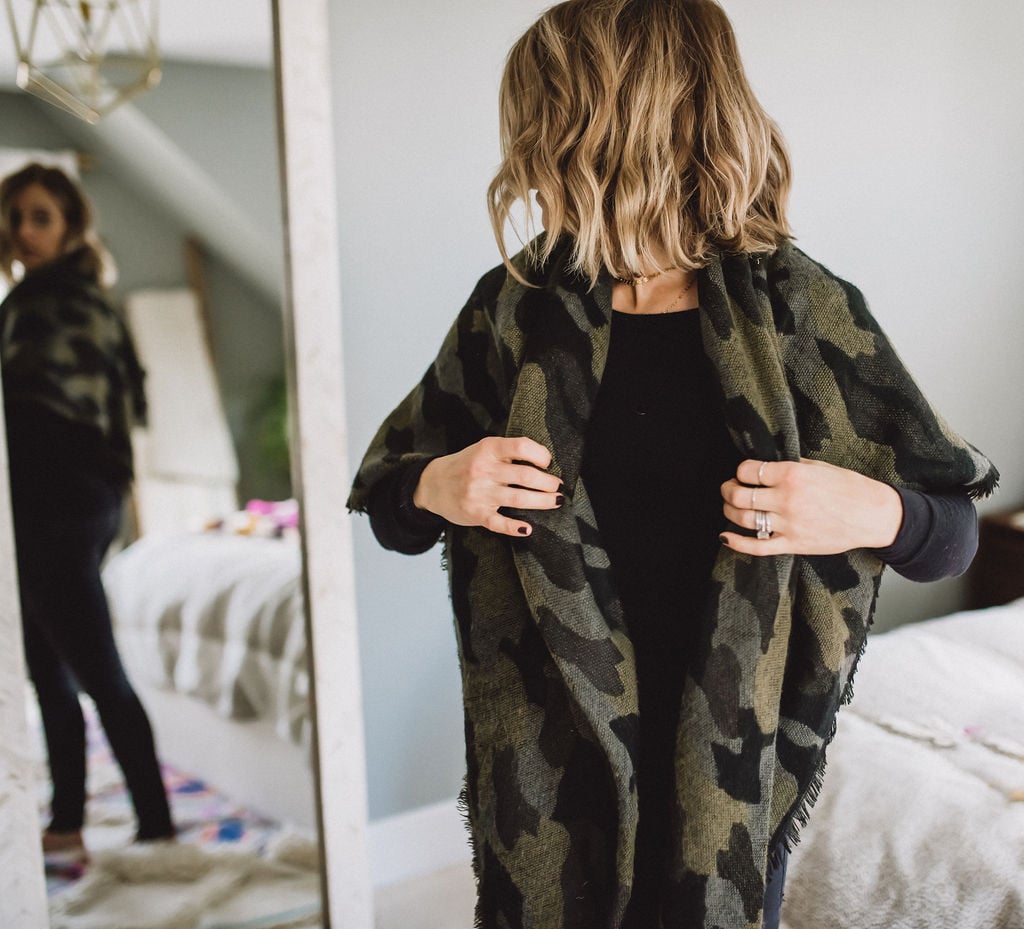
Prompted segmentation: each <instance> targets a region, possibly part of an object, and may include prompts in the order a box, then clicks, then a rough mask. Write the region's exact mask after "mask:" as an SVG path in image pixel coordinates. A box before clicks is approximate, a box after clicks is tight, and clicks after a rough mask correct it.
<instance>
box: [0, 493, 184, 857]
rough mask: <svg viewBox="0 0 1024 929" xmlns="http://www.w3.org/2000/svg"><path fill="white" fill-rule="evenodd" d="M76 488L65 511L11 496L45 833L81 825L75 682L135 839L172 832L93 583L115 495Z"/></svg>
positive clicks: (113, 528)
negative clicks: (105, 748)
mask: <svg viewBox="0 0 1024 929" xmlns="http://www.w3.org/2000/svg"><path fill="white" fill-rule="evenodd" d="M77 484H78V482H77V481H76V485H77ZM76 491H77V493H76V496H75V498H74V504H73V506H72V507H67V508H59V507H55V506H54V504H53V501H52V500H50V501H41V500H39V499H33V497H32V496H27V495H25V494H20V495H19V494H18V493H17V492H15V493H14V494H13V495H12V496H13V509H14V531H15V543H16V548H17V554H18V580H19V584H20V588H21V612H22V629H23V632H24V638H25V657H26V661H27V664H28V670H29V676H30V677H31V679H32V683H33V685H34V686H35V690H36V696H37V697H38V699H39V708H40V711H41V713H42V719H43V728H44V730H45V734H46V747H47V753H48V756H49V764H50V775H51V777H52V779H53V800H52V803H51V809H50V816H51V819H50V825H49V829H50V830H52V831H54V832H75V831H77V830H79V829H81V828H82V824H83V822H84V816H85V720H84V718H83V716H82V708H81V705H80V704H79V702H78V690H79V688H81V689H82V690H84V691H85V693H87V694H88V695H89V696H90V697H91V698H92V700H93V702H94V703H95V704H96V709H97V711H98V713H99V717H100V722H101V723H102V724H103V729H104V731H105V732H106V735H107V739H108V741H109V742H110V747H111V750H112V751H113V753H114V757H115V758H116V759H117V762H118V764H119V765H120V767H121V771H122V773H123V774H124V779H125V783H126V784H127V786H128V790H129V792H130V793H131V797H132V803H133V805H134V807H135V814H136V817H137V819H138V832H137V838H139V839H158V838H166V837H170V836H172V835H174V826H173V824H172V822H171V814H170V809H169V807H168V803H167V794H166V792H165V790H164V785H163V781H162V779H161V776H160V766H159V763H158V762H157V758H156V750H155V747H154V744H153V731H152V729H151V727H150V724H149V719H148V718H147V716H146V712H145V710H144V709H143V708H142V704H141V703H140V702H139V698H138V697H137V696H136V694H135V691H134V690H133V689H132V686H131V684H130V683H129V681H128V678H127V677H126V675H125V672H124V668H123V666H122V665H121V659H120V656H119V655H118V653H117V646H116V644H115V642H114V634H113V630H112V628H111V624H110V612H109V610H108V608H107V598H106V595H105V594H104V591H103V585H102V583H101V581H100V563H101V561H102V559H103V555H104V554H105V552H106V550H107V548H108V547H109V546H110V543H111V542H112V541H113V539H114V537H115V535H116V533H117V529H118V525H119V522H120V510H121V501H120V492H119V490H118V489H117V488H116V487H115V486H114V485H112V484H110V483H109V482H107V481H105V480H102V479H100V478H83V479H81V486H76ZM69 510H70V511H69Z"/></svg>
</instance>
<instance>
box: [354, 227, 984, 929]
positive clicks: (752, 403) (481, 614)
mask: <svg viewBox="0 0 1024 929" xmlns="http://www.w3.org/2000/svg"><path fill="white" fill-rule="evenodd" d="M566 256H567V249H565V248H562V247H561V246H560V247H559V248H558V249H556V252H555V255H554V256H553V258H552V259H551V261H550V262H549V263H548V265H547V267H545V268H542V269H539V270H538V269H533V270H532V271H531V270H529V268H528V265H527V263H526V262H525V260H524V259H523V258H522V257H520V258H518V259H517V261H518V262H520V264H519V267H521V268H522V270H523V271H524V272H527V271H529V273H530V274H531V275H532V278H533V280H534V281H536V282H539V283H540V284H541V286H540V287H539V288H528V287H525V286H523V285H521V284H519V283H517V282H516V281H515V279H514V278H512V277H511V276H510V275H508V274H507V272H506V270H505V269H504V268H503V267H502V268H497V269H495V270H494V271H492V272H490V273H489V274H487V275H486V276H485V277H484V278H483V279H482V280H481V281H480V283H479V285H478V286H477V288H476V291H475V292H474V294H473V295H472V297H471V298H470V300H469V303H468V304H467V305H466V307H465V309H464V310H463V311H462V313H461V314H460V315H459V317H458V320H457V321H456V323H455V325H454V326H453V328H452V329H451V331H450V332H449V334H448V337H447V339H446V341H445V342H444V344H443V346H442V348H441V351H440V354H439V355H438V357H437V359H436V361H435V362H434V363H433V365H431V367H430V369H429V370H428V371H427V373H426V375H425V376H424V378H423V380H422V382H421V383H420V384H419V385H418V386H417V387H416V388H415V389H414V390H413V391H412V392H411V393H410V394H409V396H408V397H407V398H406V399H405V400H404V401H403V402H402V404H401V405H400V406H399V407H398V408H397V409H396V410H395V411H394V412H393V413H392V414H391V416H389V417H388V419H387V421H386V422H385V423H384V425H383V426H382V427H381V429H380V431H379V432H378V433H377V435H376V437H375V438H374V440H373V442H372V445H371V446H370V449H369V451H368V452H367V454H366V457H365V459H364V461H363V463H362V466H361V468H360V470H359V473H358V475H357V477H356V481H355V485H354V487H353V490H352V495H351V498H350V500H349V505H350V507H351V508H352V509H354V510H362V509H364V508H365V505H366V500H367V494H368V489H369V488H370V487H371V486H372V485H373V484H374V482H375V481H377V480H379V479H380V478H381V477H382V476H383V475H385V474H387V473H388V472H389V471H390V470H391V469H394V468H396V467H400V466H402V464H403V463H406V462H409V461H412V460H414V459H417V458H421V457H422V456H433V455H442V454H447V453H451V452H454V451H457V450H459V449H461V448H464V447H465V446H467V445H469V444H471V443H473V442H475V441H477V440H478V439H480V438H481V437H483V436H486V435H502V434H503V435H509V436H524V435H525V436H529V437H531V438H533V439H535V440H537V441H538V442H541V443H542V444H544V445H545V446H547V447H548V448H549V449H550V450H551V452H552V455H553V462H552V465H551V470H552V471H553V472H554V473H555V474H557V475H559V476H560V477H561V478H562V481H563V482H564V484H565V486H566V487H567V488H568V489H569V492H568V499H567V502H566V504H565V505H564V506H563V507H561V508H560V509H557V510H552V511H530V512H524V513H522V514H517V515H521V516H523V517H524V518H526V519H528V520H529V521H530V522H531V523H532V524H533V525H534V527H535V528H534V532H533V534H532V536H530V537H529V538H526V539H521V540H520V539H511V538H508V537H505V536H498V535H495V534H492V533H490V532H488V531H486V530H484V529H481V528H463V527H458V526H449V527H448V528H447V530H446V553H447V565H448V571H449V574H450V582H451V596H452V603H453V607H454V612H455V618H456V629H457V634H458V643H459V658H460V662H461V669H462V678H463V695H464V706H465V735H466V751H467V765H468V773H467V784H466V792H465V803H466V812H467V818H468V821H469V825H470V829H471V836H472V841H473V848H474V859H475V867H476V873H477V880H478V891H479V899H478V906H477V922H478V925H479V926H482V927H485V929H617V927H619V926H620V924H621V921H622V917H623V914H624V911H625V908H626V904H627V902H628V899H629V894H630V882H631V880H632V873H633V850H634V841H635V834H636V824H637V794H636V775H635V770H634V752H635V741H636V734H637V726H638V716H637V691H636V678H635V666H634V659H633V654H632V649H631V645H630V640H629V636H628V633H627V630H626V628H625V626H624V624H623V618H622V614H621V609H620V605H619V602H618V600H617V597H616V592H615V588H614V585H613V583H612V580H611V578H610V576H609V569H608V558H607V556H606V554H605V552H604V550H603V548H602V544H601V533H600V527H599V526H598V525H597V524H596V521H595V519H594V514H593V511H592V509H591V506H590V503H589V501H588V498H587V490H586V487H585V486H584V485H583V483H582V482H581V481H580V479H579V468H580V460H581V456H582V444H583V436H584V432H585V428H586V424H587V421H588V417H589V415H590V410H591V408H592V405H593V403H594V399H595V395H596V393H597V389H598V385H599V383H600V381H601V375H602V371H603V367H604V362H605V358H606V355H607V351H608V339H609V331H610V319H611V283H612V282H611V280H610V278H604V279H602V280H601V281H599V283H598V285H597V286H596V287H594V288H593V289H592V290H591V289H588V287H587V285H586V284H585V283H584V282H581V281H580V280H579V279H577V278H575V277H574V276H573V275H572V274H571V273H569V272H568V271H567V270H566ZM698 287H699V294H700V306H701V309H700V312H701V314H702V318H701V331H702V337H703V341H704V347H705V351H706V353H707V355H708V356H709V358H710V359H711V360H712V362H713V363H714V366H715V368H716V369H717V371H718V375H719V378H720V382H721V387H722V390H723V392H724V397H725V408H726V416H727V425H728V428H729V431H730V434H731V436H732V438H733V439H734V441H735V443H736V445H737V447H738V448H739V449H740V450H741V452H742V453H743V454H744V455H746V456H749V457H751V458H756V459H764V460H790V461H793V460H796V459H798V458H799V457H800V456H801V455H802V456H805V457H808V458H817V459H822V460H824V461H828V462H831V463H833V464H836V465H841V466H843V467H848V468H854V469H856V470H858V471H861V472H863V473H865V474H868V475H870V476H872V477H875V478H878V479H880V480H884V481H888V482H891V483H893V484H896V485H902V486H907V487H911V488H915V489H921V490H929V491H933V492H941V491H950V490H954V489H957V488H960V489H966V490H967V491H968V492H970V493H971V494H973V495H975V496H977V495H981V494H985V493H988V492H990V491H991V490H992V488H993V487H994V485H995V482H996V479H997V477H998V475H997V474H996V472H995V470H994V469H993V468H992V466H991V465H990V463H989V462H988V461H987V460H986V459H985V458H984V457H983V456H982V455H981V454H980V453H978V452H977V451H976V450H975V449H974V448H972V447H971V446H970V445H968V444H967V443H966V442H964V441H963V440H961V439H960V438H959V437H957V436H956V435H955V434H953V433H952V432H951V431H950V429H949V428H948V427H947V426H946V425H945V423H944V422H943V421H942V419H940V418H939V417H938V416H937V415H936V414H935V413H934V412H933V411H932V409H931V408H930V407H929V405H928V403H927V402H926V400H925V399H924V397H923V396H922V395H921V393H920V392H919V390H918V388H917V387H916V386H915V384H914V383H913V381H912V380H911V378H910V376H909V375H908V374H907V372H906V371H905V370H904V368H903V366H902V364H901V363H900V361H899V359H898V358H897V356H896V355H895V353H894V352H893V350H892V348H891V347H890V344H889V342H888V341H887V340H886V338H885V336H884V335H883V333H882V332H881V330H880V329H879V327H878V325H877V324H876V323H875V321H874V319H873V318H872V317H871V315H870V314H869V312H868V310H867V307H866V305H865V303H864V300H863V298H862V297H861V295H860V293H859V292H858V291H857V290H856V289H855V288H853V287H852V286H850V285H849V284H847V283H845V282H843V281H841V280H839V279H838V278H836V277H834V276H833V275H832V274H831V273H829V272H828V271H827V270H826V269H824V268H822V267H821V266H820V265H818V264H816V263H815V262H813V261H811V260H810V259H809V258H808V257H807V256H805V255H804V254H803V253H801V252H800V251H799V250H798V249H796V248H795V247H793V246H792V245H790V244H785V245H783V246H782V247H780V248H779V249H778V251H776V252H775V253H773V254H770V255H764V256H751V255H737V256H731V257H725V258H723V259H721V260H720V261H718V260H716V261H714V262H712V263H711V264H709V265H708V266H707V267H706V268H704V269H702V270H701V272H700V274H699V276H698ZM881 573H882V565H881V563H880V562H879V560H878V559H877V558H875V557H874V556H872V555H871V554H869V553H867V552H865V551H852V552H848V553H846V554H842V555H833V556H816V557H809V556H780V557H761V558H754V557H749V556H746V555H741V554H738V553H736V552H734V551H732V550H730V549H727V548H725V547H724V546H723V548H722V549H721V551H720V553H719V556H718V559H717V562H716V564H715V566H714V570H713V578H712V593H711V595H710V597H709V599H708V601H707V602H706V603H705V604H703V613H702V633H701V641H700V644H699V655H698V657H697V660H696V661H694V662H693V666H694V671H693V673H692V677H690V678H689V679H688V680H687V681H686V684H685V690H684V695H683V699H682V707H681V716H680V725H679V730H678V736H677V743H676V758H677V762H676V798H677V801H678V802H677V804H676V806H675V812H674V818H673V823H672V834H673V845H674V860H673V861H672V863H671V868H670V882H669V888H668V891H667V893H666V899H665V900H664V901H663V904H662V909H663V912H662V922H661V924H662V926H664V927H672V929H695V927H702V929H712V927H719V929H757V927H760V926H761V921H762V912H761V908H762V902H763V894H764V884H765V872H766V869H767V864H768V862H767V861H766V858H767V855H768V849H769V848H770V847H773V843H774V841H775V840H777V839H781V840H783V841H785V842H787V843H789V842H790V841H791V840H792V839H794V838H795V836H796V831H797V829H798V826H799V824H800V823H801V822H803V821H804V819H805V818H806V815H807V811H808V809H809V806H810V804H811V802H813V798H814V795H815V794H816V792H817V789H818V786H819V781H820V778H821V775H822V771H823V767H824V759H825V746H826V745H827V743H828V742H829V740H830V739H831V737H832V734H833V731H834V725H835V717H836V712H837V710H838V708H839V706H840V704H841V703H843V702H844V701H845V700H846V699H847V698H848V697H849V695H850V682H851V679H852V676H853V671H854V668H855V666H856V663H857V660H858V657H859V656H860V654H861V651H862V649H863V647H864V643H865V638H866V633H867V629H868V626H869V625H870V622H871V615H872V611H873V609H874V602H875V595H876V592H877V589H878V583H879V579H880V577H881ZM651 929H658V927H654V926H652V927H651Z"/></svg>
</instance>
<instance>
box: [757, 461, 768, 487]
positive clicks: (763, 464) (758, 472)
mask: <svg viewBox="0 0 1024 929" xmlns="http://www.w3.org/2000/svg"><path fill="white" fill-rule="evenodd" d="M766 464H768V462H767V461H762V462H761V466H760V467H759V468H758V469H757V483H758V484H762V485H763V484H764V480H763V478H762V477H761V475H762V473H763V472H764V466H765V465H766Z"/></svg>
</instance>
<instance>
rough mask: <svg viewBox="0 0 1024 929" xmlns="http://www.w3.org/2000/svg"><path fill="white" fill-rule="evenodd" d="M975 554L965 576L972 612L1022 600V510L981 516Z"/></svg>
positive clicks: (1023, 556) (1023, 526) (1023, 587)
mask: <svg viewBox="0 0 1024 929" xmlns="http://www.w3.org/2000/svg"><path fill="white" fill-rule="evenodd" d="M978 529H979V540H978V554H977V557H976V558H975V559H974V563H973V564H972V565H971V568H970V571H969V572H968V575H967V580H968V601H969V603H968V605H969V606H970V607H971V608H972V609H977V608H979V607H983V606H996V605H997V604H1000V603H1009V602H1010V601H1011V600H1015V599H1017V597H1024V509H1016V510H1011V511H1007V512H1002V513H991V514H988V515H986V516H983V517H982V518H981V520H980V521H979V524H978Z"/></svg>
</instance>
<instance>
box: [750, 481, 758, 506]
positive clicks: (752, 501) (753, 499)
mask: <svg viewBox="0 0 1024 929" xmlns="http://www.w3.org/2000/svg"><path fill="white" fill-rule="evenodd" d="M750 508H751V509H752V510H756V509H757V488H756V487H755V488H754V489H753V490H752V491H750Z"/></svg>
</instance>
